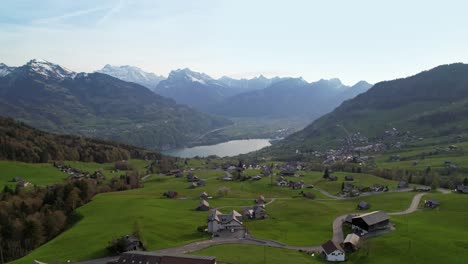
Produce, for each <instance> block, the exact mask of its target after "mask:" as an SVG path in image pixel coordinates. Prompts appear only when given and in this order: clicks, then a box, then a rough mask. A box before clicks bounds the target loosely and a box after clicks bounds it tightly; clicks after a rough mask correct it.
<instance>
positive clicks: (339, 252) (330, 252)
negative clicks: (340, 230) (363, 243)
mask: <svg viewBox="0 0 468 264" xmlns="http://www.w3.org/2000/svg"><path fill="white" fill-rule="evenodd" d="M322 256H323V257H324V258H325V260H327V261H345V252H344V250H343V249H342V248H341V247H340V246H339V245H337V244H336V243H335V242H333V241H331V240H328V242H327V243H325V244H323V245H322Z"/></svg>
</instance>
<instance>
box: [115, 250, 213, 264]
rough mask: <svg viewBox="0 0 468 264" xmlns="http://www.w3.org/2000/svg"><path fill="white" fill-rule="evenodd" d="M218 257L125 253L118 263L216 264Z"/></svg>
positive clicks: (139, 252)
mask: <svg viewBox="0 0 468 264" xmlns="http://www.w3.org/2000/svg"><path fill="white" fill-rule="evenodd" d="M215 261H216V257H213V256H196V255H185V254H174V255H171V254H157V253H151V252H142V251H138V252H135V251H132V252H126V253H123V254H122V255H121V256H120V258H119V260H118V263H125V264H131V263H145V264H146V263H149V264H208V263H215Z"/></svg>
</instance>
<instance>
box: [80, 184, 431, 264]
mask: <svg viewBox="0 0 468 264" xmlns="http://www.w3.org/2000/svg"><path fill="white" fill-rule="evenodd" d="M425 194H426V193H418V194H416V195H415V196H414V197H413V200H412V201H411V204H410V206H409V207H408V209H406V210H404V211H401V212H393V213H388V215H404V214H410V213H413V212H415V211H416V210H417V209H418V205H419V202H420V201H421V198H422V197H423V196H424V195H425ZM274 201H275V199H272V200H271V201H270V203H271V202H274ZM355 214H358V213H355ZM347 215H348V214H345V215H341V216H338V217H337V218H335V220H334V221H333V223H332V228H333V237H332V240H333V241H334V242H336V243H342V242H343V241H344V234H343V222H344V220H345V218H346V216H347ZM224 244H249V245H261V246H270V247H278V248H285V249H291V250H304V251H309V252H312V251H313V252H320V251H321V250H322V247H321V246H320V245H318V246H305V247H296V246H288V245H285V244H282V243H280V242H277V241H273V240H268V239H259V238H254V237H251V235H249V236H248V237H247V238H244V239H212V240H203V241H198V242H193V243H190V244H187V245H184V246H180V247H173V248H167V249H160V250H154V251H150V252H153V253H161V254H185V253H190V252H194V251H198V250H201V249H204V248H207V247H210V246H215V245H224ZM117 258H118V257H109V258H101V259H94V260H89V261H83V262H77V263H79V264H104V263H106V262H108V261H110V260H115V259H117Z"/></svg>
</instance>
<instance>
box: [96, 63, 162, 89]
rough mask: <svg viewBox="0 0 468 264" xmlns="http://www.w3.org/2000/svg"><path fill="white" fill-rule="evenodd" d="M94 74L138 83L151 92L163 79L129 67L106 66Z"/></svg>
mask: <svg viewBox="0 0 468 264" xmlns="http://www.w3.org/2000/svg"><path fill="white" fill-rule="evenodd" d="M96 72H100V73H104V74H107V75H110V76H112V77H115V78H118V79H121V80H123V81H127V82H134V83H138V84H140V85H143V86H145V87H146V88H149V89H151V90H153V89H154V88H155V87H156V86H157V85H158V83H159V82H160V81H162V80H164V79H165V78H164V76H161V75H156V74H154V73H152V72H146V71H143V70H142V69H140V68H138V67H135V66H129V65H123V66H113V65H110V64H106V65H105V66H104V67H103V68H102V69H101V70H98V71H96Z"/></svg>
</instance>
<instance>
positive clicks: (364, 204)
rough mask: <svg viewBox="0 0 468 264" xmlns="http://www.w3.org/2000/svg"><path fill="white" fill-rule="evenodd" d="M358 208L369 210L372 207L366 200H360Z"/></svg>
mask: <svg viewBox="0 0 468 264" xmlns="http://www.w3.org/2000/svg"><path fill="white" fill-rule="evenodd" d="M357 209H359V210H369V209H370V204H369V203H368V202H365V201H360V202H359V203H358V205H357Z"/></svg>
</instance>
